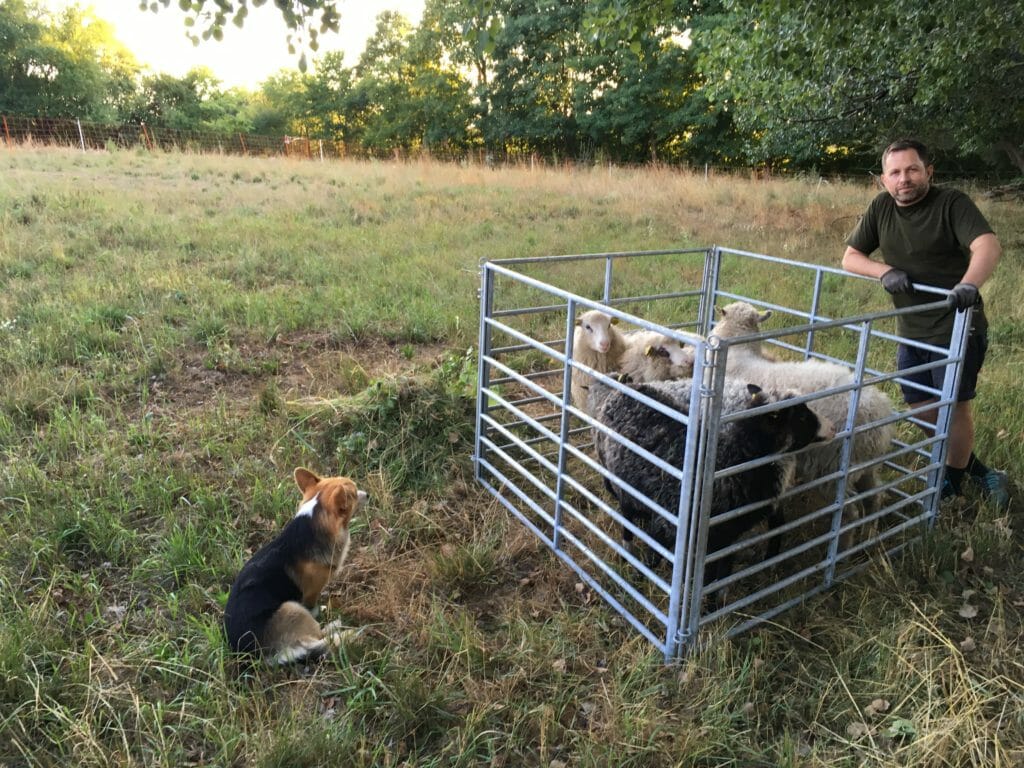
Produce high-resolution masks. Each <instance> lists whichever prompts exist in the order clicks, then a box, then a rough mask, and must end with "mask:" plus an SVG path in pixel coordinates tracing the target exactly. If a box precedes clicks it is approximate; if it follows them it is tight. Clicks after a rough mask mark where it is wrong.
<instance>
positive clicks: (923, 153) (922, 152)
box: [882, 139, 932, 168]
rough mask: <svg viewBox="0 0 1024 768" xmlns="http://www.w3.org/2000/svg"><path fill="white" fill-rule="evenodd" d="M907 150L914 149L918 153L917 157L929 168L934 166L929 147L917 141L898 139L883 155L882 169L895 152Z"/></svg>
mask: <svg viewBox="0 0 1024 768" xmlns="http://www.w3.org/2000/svg"><path fill="white" fill-rule="evenodd" d="M906 149H912V150H914V151H915V152H917V156H918V157H920V158H921V162H922V163H924V165H925V167H926V168H927V167H928V166H929V165H931V164H932V156H931V152H929V151H928V147H926V146H925V145H924V144H922V143H921V142H920V141H918V140H917V139H897V140H896V141H894V142H893V143H892V144H890V145H889V146H888V147H886V148H885V151H884V152H883V153H882V167H883V168H884V167H885V159H886V158H887V157H888V156H889V155H891V154H892V153H893V152H902V151H904V150H906Z"/></svg>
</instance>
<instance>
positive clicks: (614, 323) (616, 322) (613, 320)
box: [611, 317, 619, 325]
mask: <svg viewBox="0 0 1024 768" xmlns="http://www.w3.org/2000/svg"><path fill="white" fill-rule="evenodd" d="M611 323H612V325H618V324H619V318H617V317H613V318H612V319H611Z"/></svg>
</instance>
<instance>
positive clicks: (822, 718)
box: [0, 149, 1024, 768]
mask: <svg viewBox="0 0 1024 768" xmlns="http://www.w3.org/2000/svg"><path fill="white" fill-rule="evenodd" d="M940 170H941V169H940ZM974 192H975V193H977V194H976V197H977V199H978V200H979V202H980V204H981V205H982V208H983V210H984V212H985V213H986V215H987V216H988V217H989V218H990V221H991V222H992V224H993V226H994V227H995V229H996V231H997V232H998V234H999V235H1000V238H1001V240H1002V243H1003V246H1004V250H1005V255H1004V261H1003V264H1002V265H1001V267H1000V269H999V272H998V273H997V276H996V278H995V279H994V280H993V282H992V284H991V285H990V286H986V289H985V295H986V301H987V306H988V308H989V310H988V311H989V314H990V318H991V321H992V329H991V342H992V347H991V350H990V358H989V362H988V363H987V365H986V370H985V372H984V374H983V382H982V387H981V394H980V399H979V401H978V409H979V410H978V412H979V419H978V420H979V431H978V449H979V453H980V455H981V456H982V457H983V458H984V459H985V460H986V461H988V462H989V463H990V464H992V465H995V466H998V467H1001V468H1004V469H1006V470H1008V471H1009V472H1010V474H1011V477H1012V478H1013V479H1014V480H1016V481H1020V479H1021V478H1024V396H1022V394H1021V373H1022V365H1024V308H1022V303H1021V301H1020V296H1021V294H1022V292H1024V269H1022V262H1024V205H1022V204H1021V203H1020V202H1019V201H1017V202H1013V201H987V200H985V199H983V198H982V197H981V195H980V191H979V190H974ZM873 194H874V189H873V188H872V187H871V185H870V182H869V180H865V183H864V184H849V183H826V182H823V181H821V180H819V179H817V178H816V177H812V178H802V179H787V180H769V181H747V180H744V179H735V178H722V177H712V178H710V179H705V178H703V176H702V175H689V174H686V173H682V172H678V171H670V170H657V169H651V170H625V169H608V168H597V169H580V168H577V169H557V170H552V169H544V170H540V169H537V170H532V171H531V170H529V169H501V170H496V169H487V168H480V167H459V166H443V165H435V164H427V163H424V164H409V165H389V164H375V163H347V162H346V163H330V164H318V163H310V162H292V161H284V160H258V159H239V158H224V157H210V156H191V155H159V154H158V155H150V154H145V153H131V152H125V153H113V154H107V153H95V154H92V153H90V154H83V153H77V152H64V151H50V150H46V151H41V150H34V149H17V150H13V151H7V150H4V151H3V152H0V384H2V386H0V536H2V540H3V547H2V550H0V766H3V767H4V768H13V767H14V766H50V765H75V766H112V765H113V766H128V765H132V766H143V765H144V766H184V765H217V766H250V765H251V766H319V765H352V766H475V765H491V766H519V765H535V766H544V767H545V768H557V767H559V766H644V767H647V766H677V765H678V766H701V767H710V766H736V767H737V768H739V767H741V766H742V767H744V768H754V767H755V766H758V767H759V766H765V767H769V766H772V767H773V766H895V765H899V766H914V767H918V766H921V767H923V766H936V767H939V766H943V767H945V766H949V767H950V768H962V767H963V766H979V767H981V766H984V767H985V768H991V767H993V766H999V767H1002V766H1007V767H1009V766H1020V765H1024V647H1022V646H1024V625H1022V621H1024V583H1022V581H1021V573H1022V572H1024V548H1022V543H1024V535H1022V533H1021V528H1022V524H1024V519H1022V515H1021V511H1022V509H1024V507H1022V505H1021V504H1020V502H1019V501H1016V500H1015V502H1014V504H1013V506H1012V507H1011V510H1010V512H1009V513H1008V514H1006V513H1000V512H999V511H997V510H994V509H991V508H989V507H986V506H983V505H979V504H977V503H976V502H969V503H966V504H962V505H960V506H958V507H955V508H952V509H950V510H948V513H947V514H945V515H944V516H943V517H942V519H941V520H940V523H939V525H938V526H937V528H936V529H935V531H934V532H933V533H932V534H931V535H930V536H929V537H928V538H927V540H925V541H924V542H923V543H922V544H921V545H920V546H917V547H915V548H913V549H912V550H910V552H909V553H908V554H907V555H906V556H905V557H903V558H901V559H900V560H898V561H894V562H888V561H885V560H882V559H879V560H876V561H875V562H873V563H872V565H871V567H870V568H869V569H867V570H866V571H865V572H864V573H863V574H862V575H860V576H858V577H856V578H855V579H854V580H852V581H850V582H846V583H844V584H842V585H840V586H838V587H837V588H835V589H834V590H832V591H830V592H829V593H827V594H825V595H824V596H822V597H819V598H815V599H813V600H811V601H809V602H807V603H806V604H805V605H803V606H801V607H799V608H797V609H794V610H792V611H789V612H787V613H785V614H783V615H782V616H780V617H779V619H778V620H777V622H776V623H774V624H772V625H770V626H767V627H764V628H762V629H759V630H756V631H754V632H750V633H747V634H745V635H742V636H740V637H738V638H735V639H732V640H723V639H719V638H716V637H710V638H709V641H708V642H707V643H704V644H702V646H701V647H700V648H698V649H697V650H696V651H695V652H694V653H693V654H691V655H690V656H688V657H687V658H686V659H685V660H683V661H682V662H681V663H679V664H677V665H673V666H665V665H664V664H663V663H662V659H661V656H660V654H659V653H657V652H656V651H655V650H654V649H653V648H652V647H651V646H650V645H649V644H648V643H647V641H645V640H643V639H642V638H641V637H639V636H638V635H636V633H635V632H634V631H632V630H631V629H630V628H629V627H627V626H625V624H624V622H622V620H621V619H619V618H618V617H617V616H616V615H615V614H614V613H613V612H612V611H611V610H610V609H608V608H607V607H605V606H604V605H603V604H602V603H601V602H600V601H599V600H598V599H597V598H595V597H594V595H592V594H591V593H590V592H589V591H588V590H586V589H584V588H583V585H582V584H578V583H577V580H576V579H575V578H574V577H573V575H572V573H571V572H570V571H568V570H567V569H565V568H564V567H562V566H560V565H559V564H558V563H557V562H555V561H554V559H553V558H552V557H551V556H550V554H549V553H548V552H547V550H545V549H543V548H542V547H541V546H539V545H538V544H537V543H536V542H535V541H534V540H533V539H532V538H531V536H530V535H529V534H528V532H526V531H525V530H524V529H523V528H522V527H521V526H520V525H519V524H518V523H517V522H515V521H514V520H511V519H510V518H509V516H508V514H507V513H506V512H505V511H504V510H503V508H502V507H500V506H499V505H497V504H496V503H495V502H493V500H492V499H491V497H490V496H489V495H487V494H486V493H485V492H484V491H483V490H482V489H480V488H479V487H477V486H476V484H475V483H474V482H473V479H472V469H471V466H470V453H471V450H472V432H473V423H472V422H473V408H474V400H473V387H474V385H475V357H474V352H473V347H474V345H475V343H476V337H477V320H478V299H477V294H476V291H477V288H478V285H479V274H478V264H479V261H480V260H481V259H483V258H501V257H509V256H522V255H537V256H541V255H548V254H557V253H584V252H604V251H613V250H624V251H634V250H645V249H657V248H674V247H684V246H704V245H708V244H711V243H718V244H722V245H729V246H732V247H736V248H744V249H750V250H754V251H759V252H763V253H769V254H775V255H779V256H785V257H788V258H795V259H800V260H804V261H810V262H815V263H823V264H837V263H838V259H839V256H840V254H841V252H842V248H843V246H842V240H843V238H844V236H845V234H846V232H847V231H848V230H849V229H850V228H851V227H852V226H853V224H854V222H855V220H856V216H857V215H858V214H859V212H860V211H861V210H862V209H863V207H864V206H865V205H866V203H867V201H868V200H869V199H870V198H871V196H872V195H873ZM655 277H657V278H659V279H662V280H665V281H667V282H668V283H671V280H672V276H671V275H661V276H655ZM879 290H880V289H879ZM882 298H884V297H882ZM299 465H305V466H309V467H310V468H313V469H314V470H318V471H321V472H324V473H331V474H333V473H336V472H340V473H344V474H350V475H352V476H353V477H355V478H356V479H357V480H358V481H359V482H360V484H361V486H362V487H364V488H365V489H366V490H368V491H369V493H370V494H371V496H372V501H371V503H370V505H369V506H368V509H367V512H366V514H365V516H363V517H362V518H360V519H357V520H356V521H355V523H354V527H353V541H354V543H353V547H352V554H351V556H350V558H349V561H348V565H347V566H346V569H345V571H344V575H343V577H342V579H341V580H340V581H339V582H337V583H336V584H334V585H333V586H332V587H331V588H330V589H329V591H328V593H327V595H326V596H325V597H326V600H325V602H326V604H327V618H328V619H333V618H342V619H344V620H345V621H346V622H347V623H348V624H349V625H351V626H353V627H361V628H363V632H362V634H361V635H360V636H359V637H358V638H357V639H355V640H353V641H351V642H350V643H348V644H347V645H346V646H345V647H344V648H343V649H342V650H341V651H340V652H339V653H338V654H337V655H335V656H332V657H330V658H327V659H325V660H323V661H322V662H320V663H318V664H315V665H311V666H308V667H297V668H288V669H283V670H271V669H265V668H257V669H249V668H245V667H243V666H241V665H240V664H238V663H237V662H236V660H234V659H233V658H232V657H231V655H230V654H229V653H228V652H227V649H226V645H225V643H224V640H223V638H222V635H221V629H220V621H221V615H222V609H223V604H224V601H225V599H226V595H227V590H228V587H229V586H230V583H231V581H232V579H233V578H234V576H235V574H236V573H237V571H238V569H239V568H240V567H241V565H242V563H243V562H244V560H245V559H246V557H247V556H248V555H249V554H251V553H252V552H253V551H254V550H255V549H256V548H257V547H259V546H260V545H261V544H262V543H264V542H265V541H267V540H268V538H269V537H271V536H272V535H273V533H274V531H276V530H277V529H278V528H279V527H280V526H281V525H282V524H283V523H284V522H285V521H286V520H287V519H289V518H290V517H291V516H292V515H293V514H294V510H295V507H296V504H297V502H298V500H299V499H298V494H297V491H296V489H295V487H294V485H293V483H292V481H291V472H292V470H293V468H294V467H296V466H299ZM1014 489H1015V492H1016V493H1017V494H1019V492H1020V485H1017V484H1016V483H1015V487H1014Z"/></svg>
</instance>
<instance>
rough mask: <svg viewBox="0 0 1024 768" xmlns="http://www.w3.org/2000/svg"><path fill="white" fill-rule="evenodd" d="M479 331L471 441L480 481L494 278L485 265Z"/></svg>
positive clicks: (476, 471)
mask: <svg viewBox="0 0 1024 768" xmlns="http://www.w3.org/2000/svg"><path fill="white" fill-rule="evenodd" d="M480 282H481V285H480V330H479V341H478V344H479V346H478V347H477V350H478V352H477V379H476V436H475V439H474V441H473V474H474V476H475V477H476V479H477V480H480V479H481V477H480V458H481V456H480V439H481V438H482V437H483V436H484V426H483V419H482V417H483V415H484V414H485V413H487V390H488V389H490V375H491V371H490V366H489V365H488V362H487V361H488V360H489V359H490V356H491V333H490V326H489V325H488V324H487V321H488V319H489V318H490V316H491V310H492V308H493V306H494V278H493V277H492V273H491V270H490V269H489V268H488V266H487V264H482V265H481V266H480Z"/></svg>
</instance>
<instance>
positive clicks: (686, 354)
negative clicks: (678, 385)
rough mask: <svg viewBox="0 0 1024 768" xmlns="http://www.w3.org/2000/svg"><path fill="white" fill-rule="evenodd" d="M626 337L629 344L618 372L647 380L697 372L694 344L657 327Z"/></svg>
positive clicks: (635, 380)
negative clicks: (677, 338) (695, 370)
mask: <svg viewBox="0 0 1024 768" xmlns="http://www.w3.org/2000/svg"><path fill="white" fill-rule="evenodd" d="M625 339H626V343H627V346H626V350H625V352H623V353H622V357H621V358H620V359H619V367H618V373H620V374H622V375H624V376H628V377H629V378H630V379H631V380H632V381H634V382H636V383H638V384H645V383H648V382H651V381H668V380H670V379H682V378H686V377H689V376H692V375H693V362H694V354H695V350H694V348H693V347H691V346H688V345H684V344H681V343H680V342H678V341H676V340H675V339H673V338H670V337H669V336H665V335H664V334H661V333H658V332H657V331H634V332H632V333H627V334H626V335H625Z"/></svg>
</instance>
